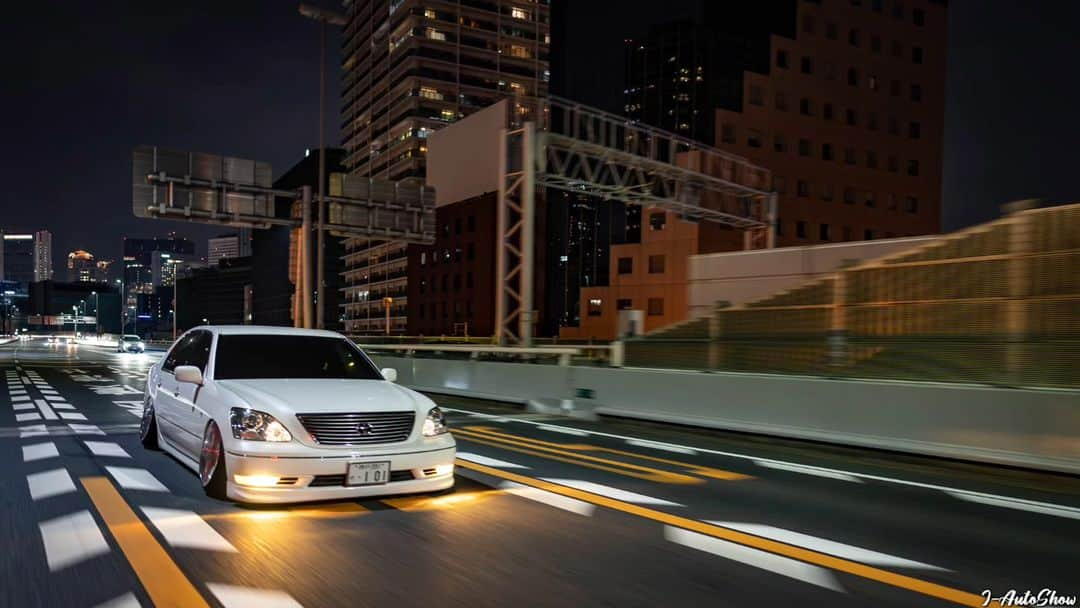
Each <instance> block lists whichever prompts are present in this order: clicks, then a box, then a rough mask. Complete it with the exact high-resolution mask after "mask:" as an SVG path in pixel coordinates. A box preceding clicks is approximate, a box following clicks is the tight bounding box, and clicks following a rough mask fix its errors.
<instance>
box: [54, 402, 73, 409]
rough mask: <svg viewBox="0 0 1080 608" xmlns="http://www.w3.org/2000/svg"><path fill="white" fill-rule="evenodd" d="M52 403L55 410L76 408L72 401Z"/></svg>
mask: <svg viewBox="0 0 1080 608" xmlns="http://www.w3.org/2000/svg"><path fill="white" fill-rule="evenodd" d="M50 405H52V408H53V409H54V410H73V409H75V406H74V405H71V404H70V403H51V404H50Z"/></svg>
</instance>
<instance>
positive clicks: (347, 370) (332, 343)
mask: <svg viewBox="0 0 1080 608" xmlns="http://www.w3.org/2000/svg"><path fill="white" fill-rule="evenodd" d="M214 378H216V379H218V380H230V379H244V378H346V379H352V380H381V379H382V375H381V374H380V373H379V371H378V370H377V369H375V366H373V365H372V364H371V362H370V361H369V360H368V358H367V357H365V356H364V354H363V353H362V352H360V350H359V349H358V348H356V347H355V346H353V345H352V344H351V343H350V342H349V341H348V340H344V339H342V338H332V337H321V336H289V335H243V334H236V335H221V336H218V346H217V355H216V357H215V359H214Z"/></svg>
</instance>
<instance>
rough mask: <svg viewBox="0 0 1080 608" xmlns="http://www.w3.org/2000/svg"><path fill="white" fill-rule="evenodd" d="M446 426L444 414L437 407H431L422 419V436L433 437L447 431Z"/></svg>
mask: <svg viewBox="0 0 1080 608" xmlns="http://www.w3.org/2000/svg"><path fill="white" fill-rule="evenodd" d="M449 430H450V429H448V428H447V427H446V416H445V415H443V413H442V410H440V409H439V408H438V407H433V408H431V410H430V411H429V412H428V413H427V418H425V419H424V437H435V436H437V435H442V434H443V433H445V432H447V431H449Z"/></svg>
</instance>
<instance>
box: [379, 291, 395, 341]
mask: <svg viewBox="0 0 1080 608" xmlns="http://www.w3.org/2000/svg"><path fill="white" fill-rule="evenodd" d="M382 303H383V307H384V308H386V335H388V336H389V335H390V305H391V304H393V303H394V298H391V297H390V296H387V297H385V298H383V299H382Z"/></svg>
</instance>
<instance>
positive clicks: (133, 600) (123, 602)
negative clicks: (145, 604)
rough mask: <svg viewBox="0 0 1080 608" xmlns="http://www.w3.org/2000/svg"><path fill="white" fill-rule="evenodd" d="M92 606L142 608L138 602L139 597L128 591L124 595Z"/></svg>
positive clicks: (100, 607) (95, 607) (99, 607)
mask: <svg viewBox="0 0 1080 608" xmlns="http://www.w3.org/2000/svg"><path fill="white" fill-rule="evenodd" d="M94 608H142V604H140V603H139V598H137V597H135V594H134V593H132V592H130V591H128V592H127V593H125V594H124V595H121V596H119V597H114V598H113V599H111V600H109V601H107V602H103V603H101V604H98V605H97V606H94Z"/></svg>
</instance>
